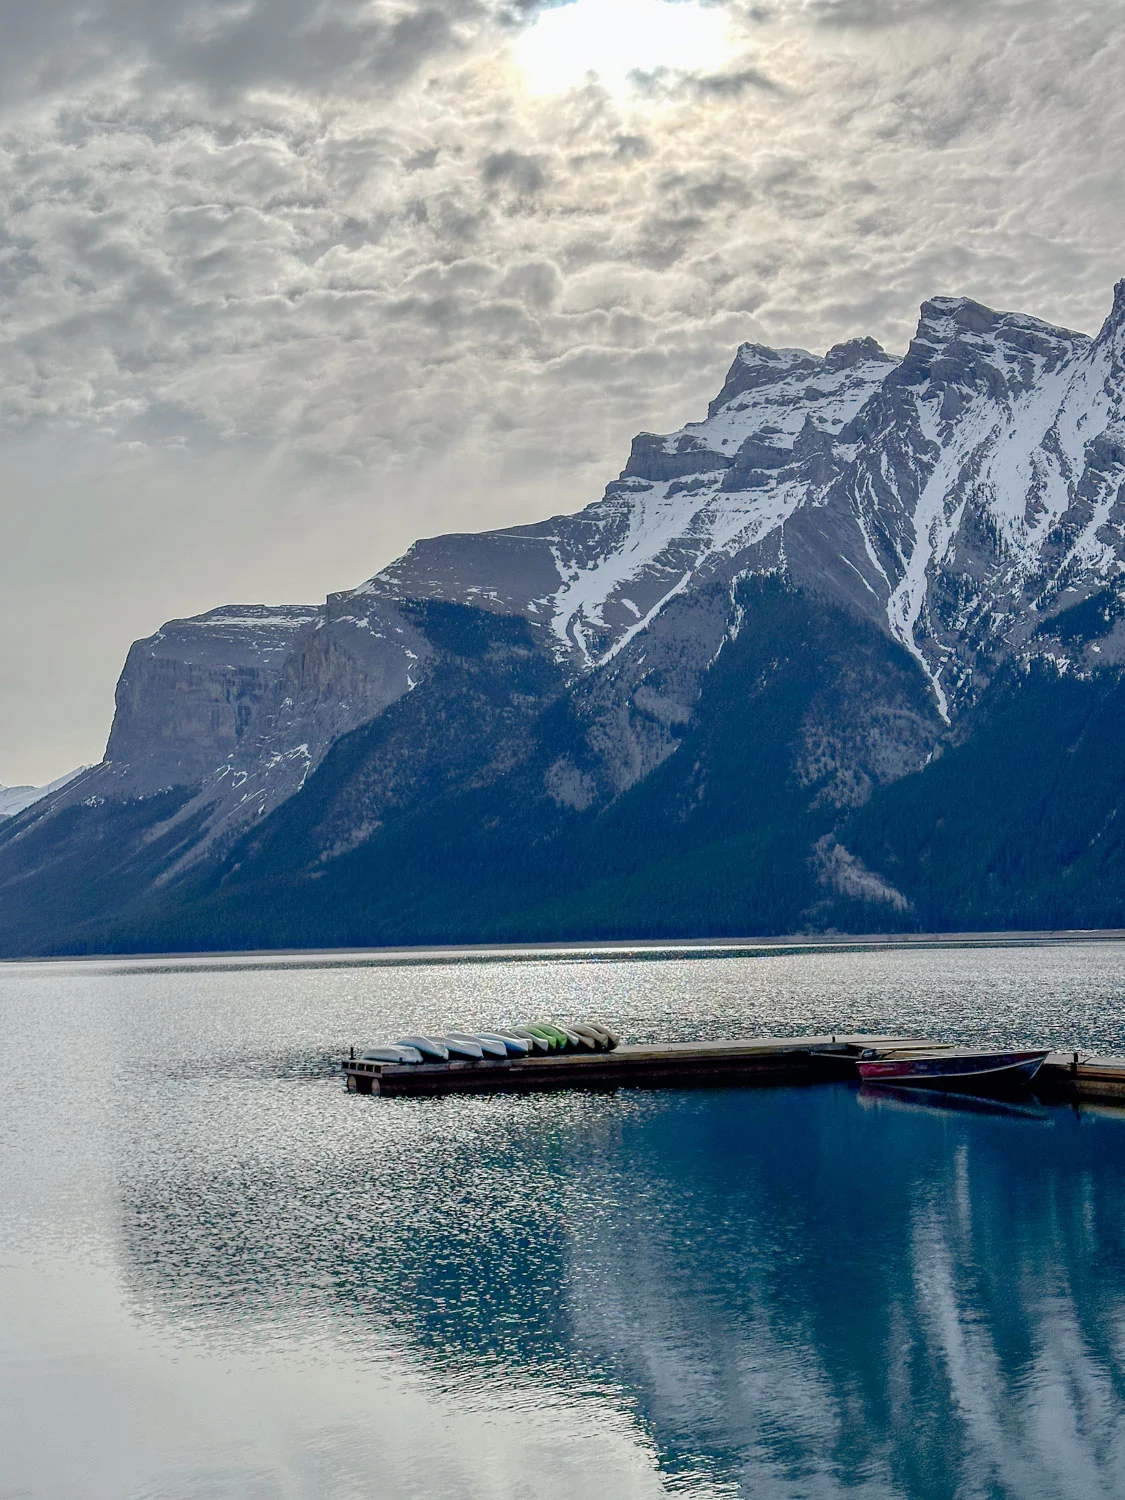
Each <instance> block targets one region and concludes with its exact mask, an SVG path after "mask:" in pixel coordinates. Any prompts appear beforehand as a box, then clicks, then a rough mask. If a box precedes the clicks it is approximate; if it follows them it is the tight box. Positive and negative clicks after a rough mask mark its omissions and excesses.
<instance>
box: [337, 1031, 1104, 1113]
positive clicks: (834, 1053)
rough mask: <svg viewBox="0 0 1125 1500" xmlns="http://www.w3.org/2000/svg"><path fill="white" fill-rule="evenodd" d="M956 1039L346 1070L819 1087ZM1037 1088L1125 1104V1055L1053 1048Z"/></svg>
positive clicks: (360, 1075) (366, 1074)
mask: <svg viewBox="0 0 1125 1500" xmlns="http://www.w3.org/2000/svg"><path fill="white" fill-rule="evenodd" d="M950 1045H952V1044H951V1043H942V1042H932V1041H928V1040H926V1039H925V1038H922V1037H908V1036H869V1035H843V1034H837V1035H835V1036H796V1037H753V1038H747V1039H744V1040H740V1041H723V1042H662V1043H650V1044H643V1045H637V1044H631V1045H625V1046H621V1047H618V1048H617V1049H616V1050H615V1051H613V1052H567V1053H562V1054H554V1055H547V1056H543V1055H542V1054H540V1055H532V1056H531V1057H523V1058H510V1059H508V1060H506V1061H503V1062H501V1061H500V1060H499V1059H497V1060H495V1061H493V1060H490V1059H485V1060H484V1061H482V1062H460V1061H457V1062H455V1061H450V1062H447V1063H427V1064H425V1065H423V1066H417V1065H414V1066H411V1065H409V1064H404V1063H377V1062H365V1061H363V1060H362V1059H356V1058H351V1059H348V1060H347V1061H345V1062H344V1064H343V1071H344V1075H345V1078H346V1080H347V1086H348V1088H349V1089H350V1090H351V1091H353V1092H355V1093H359V1094H384V1095H387V1096H390V1097H408V1096H417V1095H426V1094H451V1093H471V1094H479V1093H529V1092H533V1091H536V1090H542V1089H571V1088H581V1089H619V1088H687V1087H708V1086H711V1087H715V1086H722V1085H725V1084H738V1085H742V1086H744V1085H751V1086H753V1085H769V1084H816V1083H828V1082H831V1081H833V1080H852V1081H854V1080H855V1079H856V1076H857V1075H856V1070H855V1061H856V1058H857V1057H858V1056H859V1054H860V1052H862V1051H864V1050H865V1049H866V1048H873V1049H875V1050H876V1051H884V1050H887V1049H891V1048H894V1049H904V1050H913V1049H915V1048H917V1049H925V1050H927V1051H940V1050H941V1049H942V1048H943V1047H945V1046H950ZM1034 1089H1035V1093H1036V1094H1037V1095H1038V1096H1039V1098H1041V1099H1042V1100H1044V1101H1045V1102H1047V1103H1080V1102H1081V1101H1083V1100H1098V1101H1101V1102H1103V1103H1109V1104H1113V1103H1117V1104H1121V1105H1122V1106H1125V1059H1117V1058H1104V1057H1103V1058H1098V1057H1088V1056H1084V1055H1076V1054H1073V1053H1069V1052H1053V1053H1052V1054H1051V1055H1050V1057H1048V1058H1047V1060H1046V1062H1044V1064H1043V1066H1042V1067H1041V1068H1040V1070H1039V1074H1038V1076H1037V1078H1036V1080H1035V1084H1034Z"/></svg>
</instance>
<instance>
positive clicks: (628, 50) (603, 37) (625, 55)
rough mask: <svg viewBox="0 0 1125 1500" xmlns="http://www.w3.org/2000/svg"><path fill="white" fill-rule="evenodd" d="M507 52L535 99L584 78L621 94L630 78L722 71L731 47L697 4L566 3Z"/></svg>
mask: <svg viewBox="0 0 1125 1500" xmlns="http://www.w3.org/2000/svg"><path fill="white" fill-rule="evenodd" d="M514 52H515V57H516V61H517V63H518V64H519V66H520V68H521V70H522V72H523V75H524V79H525V81H526V84H527V87H528V88H529V89H530V90H531V92H532V93H534V94H553V93H561V92H563V91H564V90H566V89H569V88H575V87H577V86H578V85H580V84H582V83H584V82H586V80H587V79H588V78H589V77H590V76H591V75H593V76H594V77H595V78H596V79H597V80H598V82H599V83H601V84H602V85H603V86H604V87H605V88H608V89H610V90H611V91H612V92H614V93H618V94H622V93H625V92H626V91H627V89H628V87H629V75H630V74H631V73H652V72H655V71H656V70H657V69H658V68H675V69H681V70H684V71H687V72H695V71H709V70H712V69H715V68H718V67H721V66H722V64H723V63H724V62H725V61H726V60H727V59H728V58H729V56H730V55H731V52H732V41H731V38H730V35H729V28H728V25H727V21H726V18H725V15H724V13H723V12H722V11H721V10H720V9H718V8H717V7H716V8H712V7H709V6H703V5H700V4H698V3H696V0H572V3H571V4H569V5H560V6H557V7H555V8H554V9H551V10H545V11H543V12H542V13H541V14H540V16H539V18H538V19H537V20H536V22H535V23H534V25H532V26H530V27H528V29H527V30H526V31H525V32H524V33H523V35H522V36H521V37H520V39H519V41H518V42H516V44H515V47H514Z"/></svg>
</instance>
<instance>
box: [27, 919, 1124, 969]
mask: <svg viewBox="0 0 1125 1500" xmlns="http://www.w3.org/2000/svg"><path fill="white" fill-rule="evenodd" d="M1122 941H1125V928H1119V927H1107V928H1096V927H1095V928H1069V929H1066V928H1064V929H1059V930H1051V929H1046V930H1039V931H1022V930H1016V931H1011V930H1009V931H999V932H929V933H899V932H896V933H815V934H795V935H788V936H780V935H779V936H772V937H752V938H640V939H635V940H633V941H628V940H625V939H612V940H602V941H593V942H562V943H479V944H471V943H462V944H449V945H434V944H431V945H418V946H414V947H395V948H255V949H230V950H216V951H210V952H175V953H171V952H169V953H84V954H52V955H49V956H40V955H33V956H29V957H26V958H0V968H12V967H16V966H21V965H30V964H35V965H41V964H81V965H110V966H116V967H123V966H128V967H134V966H135V967H145V968H153V967H160V966H164V965H170V966H175V967H176V968H190V967H192V966H200V967H203V966H206V967H216V966H220V965H228V966H230V967H236V968H287V967H297V966H302V965H307V966H309V967H319V968H329V967H340V968H351V967H357V966H358V967H369V968H376V967H380V966H394V965H400V964H449V963H519V962H527V961H529V960H530V961H535V962H541V963H546V962H565V961H566V960H568V959H573V958H574V957H576V956H582V957H586V958H589V959H591V960H592V961H595V962H596V961H602V962H612V961H613V960H614V959H617V958H623V957H627V958H630V959H633V960H658V959H661V958H758V957H768V956H770V955H773V954H781V953H817V952H820V953H849V952H871V951H881V950H886V951H891V952H898V951H902V950H904V949H911V948H921V949H929V948H1048V947H1063V946H1071V945H1078V944H1083V943H1119V942H1122Z"/></svg>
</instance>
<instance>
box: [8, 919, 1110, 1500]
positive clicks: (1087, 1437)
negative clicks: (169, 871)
mask: <svg viewBox="0 0 1125 1500" xmlns="http://www.w3.org/2000/svg"><path fill="white" fill-rule="evenodd" d="M1123 1000H1125V945H1116V944H1110V943H1094V944H1090V945H1083V946H1079V947H1040V948H1022V949H984V950H982V949H964V950H960V949H944V948H943V949H937V950H910V951H905V952H894V951H878V952H850V953H837V954H830V953H795V954H774V955H770V956H766V957H738V958H732V957H723V958H715V957H698V956H697V957H692V958H682V957H670V958H664V959H653V958H651V957H648V958H646V959H644V960H643V961H636V960H631V959H628V958H623V957H612V958H606V957H604V956H603V957H599V958H598V959H597V960H596V961H592V960H583V959H582V958H581V957H577V956H574V957H567V958H565V959H555V960H552V961H536V960H532V959H521V960H518V961H506V962H493V963H482V962H479V961H478V962H473V963H463V964H460V963H431V964H425V965H416V964H408V963H402V964H394V965H388V964H385V963H384V964H374V965H373V964H365V963H362V962H359V961H356V962H353V963H346V964H341V963H339V962H334V963H331V964H323V965H319V964H316V963H310V962H308V961H303V962H295V963H292V964H240V963H230V962H206V961H201V962H198V963H190V964H189V963H185V964H182V965H179V964H174V963H167V962H164V963H160V964H152V963H140V962H137V963H129V962H104V963H102V962H99V963H89V964H65V963H58V964H36V965H7V966H0V1028H2V1030H0V1035H2V1037H3V1047H2V1048H0V1091H2V1092H0V1098H2V1100H3V1103H2V1105H0V1210H2V1212H0V1497H5V1500H12V1497H16V1496H20V1497H32V1496H34V1497H50V1500H55V1497H71V1496H73V1497H76V1500H77V1497H81V1500H101V1497H107V1500H110V1497H112V1500H120V1497H162V1500H164V1497H172V1500H180V1497H183V1500H199V1497H211V1496H215V1497H219V1496H222V1497H238V1500H241V1497H262V1500H267V1497H270V1500H272V1497H276V1496H285V1497H314V1496H317V1497H319V1496H332V1497H351V1496H356V1497H358V1496H360V1495H363V1496H365V1497H366V1496H370V1495H372V1494H377V1495H378V1496H379V1497H380V1500H384V1497H385V1500H398V1497H415V1496H417V1497H422V1496H426V1497H431V1496H435V1497H436V1496H440V1497H443V1500H444V1497H451V1500H460V1497H466V1500H468V1497H473V1500H475V1497H486V1496H487V1497H490V1500H491V1497H503V1500H508V1497H512V1500H516V1497H536V1500H563V1497H565V1500H570V1497H585V1496H587V1495H589V1494H592V1493H599V1494H602V1495H605V1496H607V1497H609V1500H616V1497H619V1496H620V1497H625V1500H631V1497H634V1496H635V1497H649V1496H657V1495H662V1494H669V1493H673V1494H674V1493H683V1494H690V1495H692V1496H702V1497H711V1496H742V1495H746V1496H751V1495H752V1496H754V1497H778V1500H783V1497H784V1500H800V1497H806V1496H807V1497H818V1500H819V1497H833V1496H844V1495H848V1496H862V1497H865V1500H867V1497H870V1500H884V1497H903V1500H931V1497H932V1500H939V1497H942V1500H944V1497H949V1500H953V1497H957V1500H962V1497H971V1496H981V1497H985V1496H987V1497H990V1500H991V1497H1008V1496H1012V1497H1029V1500H1030V1497H1036V1500H1038V1497H1059V1500H1081V1497H1086V1496H1091V1497H1093V1496H1106V1497H1122V1496H1125V1477H1123V1476H1125V1415H1123V1413H1125V1405H1123V1399H1122V1398H1123V1396H1125V1113H1121V1114H1118V1113H1115V1112H1114V1111H1113V1110H1109V1109H1099V1108H1084V1109H1082V1110H1081V1111H1074V1110H1069V1109H1059V1108H1056V1109H1044V1108H1042V1107H1039V1106H1034V1105H1030V1106H1026V1107H1019V1108H1010V1107H1006V1106H982V1107H967V1108H956V1107H935V1106H931V1105H930V1104H928V1103H925V1102H912V1101H910V1100H909V1099H905V1100H904V1099H901V1098H898V1097H895V1096H893V1095H886V1096H880V1095H878V1094H877V1093H867V1092H864V1091H860V1090H857V1089H854V1088H850V1087H846V1086H825V1087H821V1088H816V1089H805V1090H802V1089H789V1088H779V1089H721V1090H718V1089H717V1090H697V1091H688V1090H685V1091H664V1092H652V1093H647V1092H630V1091H626V1090H623V1091H620V1092H618V1093H616V1094H613V1093H610V1094H599V1095H593V1094H581V1093H572V1094H558V1095H538V1096H529V1097H524V1098H520V1097H495V1098H488V1097H481V1098H450V1099H437V1100H407V1099H404V1100H380V1099H377V1098H374V1099H367V1098H357V1097H354V1096H349V1095H347V1094H346V1093H345V1092H344V1090H343V1088H342V1086H341V1082H340V1078H339V1074H338V1071H337V1064H338V1059H339V1057H340V1055H341V1054H342V1052H343V1050H345V1049H346V1047H347V1046H348V1045H350V1044H353V1043H354V1044H360V1043H364V1042H368V1041H373V1040H379V1039H392V1038H393V1037H394V1036H396V1035H399V1034H402V1033H403V1032H407V1031H414V1030H418V1029H431V1030H442V1029H448V1028H450V1027H455V1026H460V1027H470V1028H471V1027H481V1026H492V1025H498V1024H502V1023H504V1022H506V1021H512V1020H515V1019H517V1018H520V1019H526V1018H531V1017H533V1016H535V1015H542V1014H547V1013H550V1014H554V1015H556V1016H558V1017H560V1018H565V1017H566V1016H568V1015H574V1016H578V1015H582V1014H587V1015H598V1016H601V1017H603V1018H605V1019H607V1020H610V1021H612V1022H614V1023H616V1025H617V1026H619V1027H620V1029H621V1030H622V1031H623V1032H624V1033H625V1034H626V1035H627V1036H628V1037H630V1038H634V1039H649V1038H673V1037H684V1038H686V1037H695V1036H701V1035H702V1036H737V1035H745V1034H769V1033H773V1034H784V1033H790V1034H791V1033H794V1032H798V1031H803V1030H832V1029H835V1030H850V1029H857V1030H858V1029H872V1030H886V1029H901V1030H908V1031H916V1032H923V1033H926V1034H929V1035H933V1036H937V1037H947V1038H964V1039H971V1040H973V1041H995V1042H1018V1041H1038V1040H1040V1039H1041V1040H1042V1041H1044V1042H1045V1043H1048V1044H1051V1045H1055V1046H1066V1047H1070V1046H1077V1047H1081V1048H1087V1049H1090V1050H1098V1051H1103V1052H1116V1053H1125V1005H1123Z"/></svg>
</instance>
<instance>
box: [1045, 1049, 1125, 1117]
mask: <svg viewBox="0 0 1125 1500" xmlns="http://www.w3.org/2000/svg"><path fill="white" fill-rule="evenodd" d="M1035 1092H1036V1093H1037V1094H1038V1095H1039V1097H1040V1099H1043V1100H1044V1101H1045V1102H1046V1103H1048V1104H1067V1103H1080V1102H1081V1101H1082V1100H1083V1099H1097V1100H1100V1101H1101V1102H1102V1103H1105V1104H1114V1103H1116V1104H1121V1105H1125V1058H1120V1057H1087V1056H1084V1055H1083V1054H1081V1053H1078V1052H1052V1053H1051V1055H1050V1057H1048V1058H1047V1060H1046V1061H1045V1062H1044V1064H1043V1066H1042V1067H1041V1068H1040V1069H1039V1072H1038V1074H1037V1075H1036V1078H1035Z"/></svg>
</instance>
